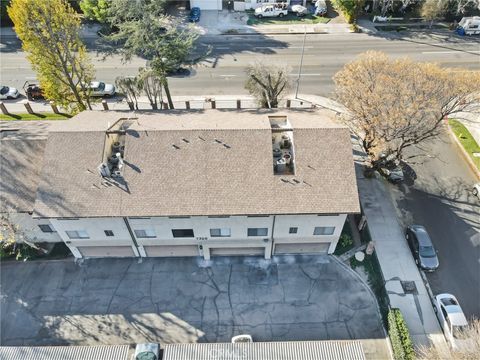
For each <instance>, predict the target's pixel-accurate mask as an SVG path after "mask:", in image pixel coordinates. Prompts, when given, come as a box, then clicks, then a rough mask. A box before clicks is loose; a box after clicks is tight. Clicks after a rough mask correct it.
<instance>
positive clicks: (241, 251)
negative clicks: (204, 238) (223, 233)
mask: <svg viewBox="0 0 480 360" xmlns="http://www.w3.org/2000/svg"><path fill="white" fill-rule="evenodd" d="M264 254H265V248H263V247H260V248H258V247H251V248H250V247H239V248H210V256H233V255H262V256H263V255H264Z"/></svg>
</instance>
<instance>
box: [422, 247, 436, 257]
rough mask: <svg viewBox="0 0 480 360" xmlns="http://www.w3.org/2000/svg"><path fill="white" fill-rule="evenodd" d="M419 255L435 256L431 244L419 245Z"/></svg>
mask: <svg viewBox="0 0 480 360" xmlns="http://www.w3.org/2000/svg"><path fill="white" fill-rule="evenodd" d="M420 256H421V257H426V258H431V257H435V256H436V254H435V250H434V248H433V246H420Z"/></svg>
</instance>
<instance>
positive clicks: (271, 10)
mask: <svg viewBox="0 0 480 360" xmlns="http://www.w3.org/2000/svg"><path fill="white" fill-rule="evenodd" d="M286 15H288V10H287V7H286V6H284V4H271V5H262V6H260V7H258V8H256V9H255V16H256V17H257V18H259V19H261V18H263V17H280V18H282V17H284V16H286Z"/></svg>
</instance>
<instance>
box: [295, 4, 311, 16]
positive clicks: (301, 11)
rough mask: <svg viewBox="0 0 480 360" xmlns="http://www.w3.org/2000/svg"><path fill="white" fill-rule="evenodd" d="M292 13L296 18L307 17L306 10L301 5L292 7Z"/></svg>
mask: <svg viewBox="0 0 480 360" xmlns="http://www.w3.org/2000/svg"><path fill="white" fill-rule="evenodd" d="M292 12H294V13H295V14H296V15H297V16H299V17H301V16H305V15H308V13H309V12H308V9H307V8H306V7H305V6H302V5H293V6H292Z"/></svg>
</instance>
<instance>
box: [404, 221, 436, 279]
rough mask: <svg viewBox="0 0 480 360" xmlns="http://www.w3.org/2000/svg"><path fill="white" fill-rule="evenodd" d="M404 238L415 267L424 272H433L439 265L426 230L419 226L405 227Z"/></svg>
mask: <svg viewBox="0 0 480 360" xmlns="http://www.w3.org/2000/svg"><path fill="white" fill-rule="evenodd" d="M405 238H406V239H407V241H408V245H409V246H410V249H411V250H412V254H413V256H414V257H415V262H416V263H417V265H419V266H420V267H421V268H422V269H423V270H425V271H435V270H436V269H437V268H438V265H439V262H438V257H437V251H436V250H435V248H434V247H433V244H432V240H431V239H430V236H429V235H428V233H427V230H426V229H425V228H424V227H423V226H421V225H411V226H409V227H407V231H406V232H405Z"/></svg>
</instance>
